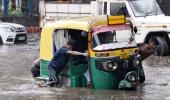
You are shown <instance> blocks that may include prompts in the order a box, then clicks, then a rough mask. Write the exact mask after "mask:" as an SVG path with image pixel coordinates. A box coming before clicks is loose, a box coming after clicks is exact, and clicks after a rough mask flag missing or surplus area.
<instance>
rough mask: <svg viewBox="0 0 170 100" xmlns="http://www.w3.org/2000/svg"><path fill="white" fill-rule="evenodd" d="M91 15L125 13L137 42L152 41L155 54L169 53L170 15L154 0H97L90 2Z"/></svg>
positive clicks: (164, 54) (163, 54)
mask: <svg viewBox="0 0 170 100" xmlns="http://www.w3.org/2000/svg"><path fill="white" fill-rule="evenodd" d="M91 7H93V8H92V9H93V10H91V11H92V15H106V14H107V15H125V16H126V18H129V19H130V21H131V22H132V24H133V29H134V31H135V32H136V34H135V40H136V42H137V43H138V44H141V43H149V42H151V41H153V42H154V43H155V44H156V47H155V49H154V53H155V55H158V56H166V55H169V54H170V17H168V16H165V15H164V14H163V12H162V11H161V9H160V7H159V5H158V3H157V2H156V0H97V1H92V2H91Z"/></svg>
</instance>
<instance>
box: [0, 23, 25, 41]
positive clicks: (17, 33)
mask: <svg viewBox="0 0 170 100" xmlns="http://www.w3.org/2000/svg"><path fill="white" fill-rule="evenodd" d="M26 41H27V35H26V28H25V27H24V26H23V25H20V24H15V23H4V22H2V23H0V44H13V43H18V42H24V43H26Z"/></svg>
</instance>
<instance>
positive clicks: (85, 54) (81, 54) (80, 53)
mask: <svg viewBox="0 0 170 100" xmlns="http://www.w3.org/2000/svg"><path fill="white" fill-rule="evenodd" d="M66 53H67V54H71V55H77V56H87V53H82V52H78V51H70V50H69V51H67V52H66Z"/></svg>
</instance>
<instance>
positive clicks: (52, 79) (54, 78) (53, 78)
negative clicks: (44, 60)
mask: <svg viewBox="0 0 170 100" xmlns="http://www.w3.org/2000/svg"><path fill="white" fill-rule="evenodd" d="M48 72H49V83H47V85H50V86H54V85H57V84H58V83H59V78H58V75H57V73H56V70H55V68H53V67H52V66H48Z"/></svg>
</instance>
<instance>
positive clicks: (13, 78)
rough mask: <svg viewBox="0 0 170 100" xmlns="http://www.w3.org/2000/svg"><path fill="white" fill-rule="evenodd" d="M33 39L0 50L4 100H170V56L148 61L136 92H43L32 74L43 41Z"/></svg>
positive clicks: (0, 95) (46, 89) (1, 96)
mask: <svg viewBox="0 0 170 100" xmlns="http://www.w3.org/2000/svg"><path fill="white" fill-rule="evenodd" d="M30 37H31V38H30V39H29V41H28V43H27V44H17V45H1V46H0V100H52V99H54V100H123V99H124V100H125V99H126V100H139V99H140V100H155V99H156V100H170V83H169V82H170V56H167V57H156V56H153V55H152V56H150V57H149V58H147V59H146V60H145V61H144V62H143V67H144V70H145V74H146V81H145V83H144V84H141V85H140V86H139V87H138V89H137V90H134V91H130V90H129V91H127V90H126V91H120V90H93V89H87V88H68V87H63V88H49V87H43V88H39V87H38V86H37V85H36V84H35V83H36V81H35V80H34V79H33V78H32V75H31V72H30V69H31V67H32V62H33V61H34V60H35V59H36V58H37V57H38V55H39V39H38V35H31V36H30Z"/></svg>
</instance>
